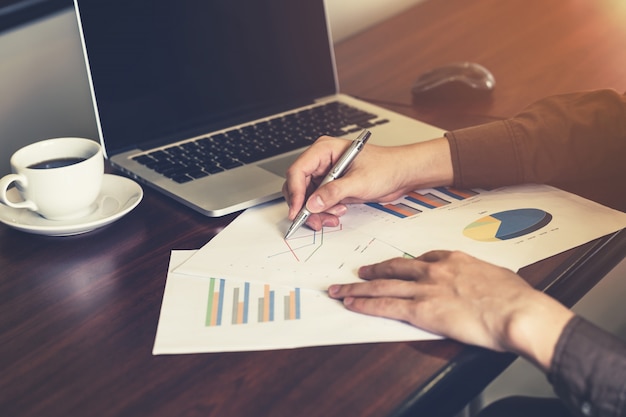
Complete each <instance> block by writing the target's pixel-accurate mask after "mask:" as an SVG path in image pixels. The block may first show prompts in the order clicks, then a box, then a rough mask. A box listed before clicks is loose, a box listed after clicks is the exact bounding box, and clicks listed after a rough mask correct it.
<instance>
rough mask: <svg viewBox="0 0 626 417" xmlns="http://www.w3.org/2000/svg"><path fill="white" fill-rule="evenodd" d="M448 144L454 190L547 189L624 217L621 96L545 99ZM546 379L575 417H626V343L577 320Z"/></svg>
mask: <svg viewBox="0 0 626 417" xmlns="http://www.w3.org/2000/svg"><path fill="white" fill-rule="evenodd" d="M446 137H447V138H448V142H449V143H450V149H451V152H452V163H453V169H454V184H455V186H458V187H478V186H480V187H498V186H503V185H510V184H520V183H531V182H532V183H547V184H551V185H554V186H557V187H559V188H562V189H565V190H567V191H571V192H574V193H577V194H580V195H582V196H584V197H587V198H590V199H593V200H595V201H598V202H600V203H603V204H606V205H609V206H612V207H614V208H616V209H619V210H622V211H626V95H620V94H618V93H617V92H615V91H612V90H600V91H593V92H583V93H573V94H566V95H561V96H554V97H549V98H546V99H544V100H541V101H539V102H537V103H535V104H533V105H531V106H529V107H528V108H527V109H525V110H524V111H523V112H522V113H520V114H519V115H517V116H515V117H513V118H511V119H508V120H503V121H499V122H494V123H489V124H486V125H482V126H476V127H472V128H469V129H461V130H457V131H453V132H448V133H447V134H446ZM548 380H549V381H550V382H551V383H552V384H553V386H554V390H555V392H556V393H557V395H558V396H559V397H560V398H561V399H562V400H563V401H564V403H565V404H566V405H567V406H568V407H569V408H570V409H571V410H572V412H573V413H574V414H575V415H581V416H626V343H624V341H623V340H620V339H618V338H616V337H614V336H613V335H610V334H608V333H606V332H604V331H603V330H601V329H599V328H598V327H596V326H594V325H593V324H591V323H589V322H587V321H585V320H584V319H582V318H580V317H574V318H573V319H572V320H571V321H570V322H569V323H568V324H567V326H566V327H565V329H564V331H563V333H562V334H561V336H560V338H559V340H558V342H557V346H556V348H555V353H554V358H553V361H552V364H551V367H550V370H549V372H548Z"/></svg>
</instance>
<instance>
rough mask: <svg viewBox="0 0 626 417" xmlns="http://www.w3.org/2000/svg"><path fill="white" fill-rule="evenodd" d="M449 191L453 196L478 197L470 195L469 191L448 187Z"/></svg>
mask: <svg viewBox="0 0 626 417" xmlns="http://www.w3.org/2000/svg"><path fill="white" fill-rule="evenodd" d="M448 191H450V192H451V193H453V194H456V195H459V196H461V197H465V198H470V197H474V196H475V195H476V193H474V194H470V193H468V192H467V191H463V190H459V189H457V188H452V187H448Z"/></svg>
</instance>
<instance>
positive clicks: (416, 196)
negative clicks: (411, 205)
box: [407, 192, 443, 207]
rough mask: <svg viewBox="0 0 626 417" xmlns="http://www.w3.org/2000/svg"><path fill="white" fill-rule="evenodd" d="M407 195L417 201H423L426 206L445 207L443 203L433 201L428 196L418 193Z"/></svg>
mask: <svg viewBox="0 0 626 417" xmlns="http://www.w3.org/2000/svg"><path fill="white" fill-rule="evenodd" d="M407 195H409V196H411V197H413V198H414V199H416V200H419V201H423V202H424V203H426V204H430V205H431V206H434V207H441V206H442V205H443V204H441V201H437V200H433V199H431V198H430V197H428V196H425V195H421V194H418V193H414V192H410V193H408V194H407Z"/></svg>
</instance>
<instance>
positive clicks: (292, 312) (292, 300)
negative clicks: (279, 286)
mask: <svg viewBox="0 0 626 417" xmlns="http://www.w3.org/2000/svg"><path fill="white" fill-rule="evenodd" d="M295 319H296V292H295V291H289V320H295Z"/></svg>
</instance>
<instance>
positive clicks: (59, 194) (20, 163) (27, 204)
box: [0, 138, 104, 220]
mask: <svg viewBox="0 0 626 417" xmlns="http://www.w3.org/2000/svg"><path fill="white" fill-rule="evenodd" d="M11 171H12V172H13V173H12V174H8V175H5V176H4V177H2V178H1V179H0V202H2V203H4V204H6V205H7V206H10V207H13V208H18V209H28V210H32V211H34V212H37V213H38V214H40V215H41V216H43V217H45V218H46V219H49V220H68V219H74V218H80V217H83V216H86V215H88V214H89V213H91V212H92V211H94V210H95V208H96V207H95V202H96V199H97V198H98V195H99V194H100V188H101V186H102V177H103V175H104V158H103V156H102V149H101V148H100V145H99V144H98V142H95V141H93V140H90V139H83V138H55V139H48V140H43V141H41V142H35V143H33V144H31V145H28V146H25V147H23V148H21V149H19V150H18V151H16V152H15V153H14V154H13V156H11ZM12 184H15V186H16V188H17V189H18V191H19V192H20V194H21V196H22V198H23V201H11V200H9V198H8V196H7V191H8V190H9V189H10V188H11V185H12Z"/></svg>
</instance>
